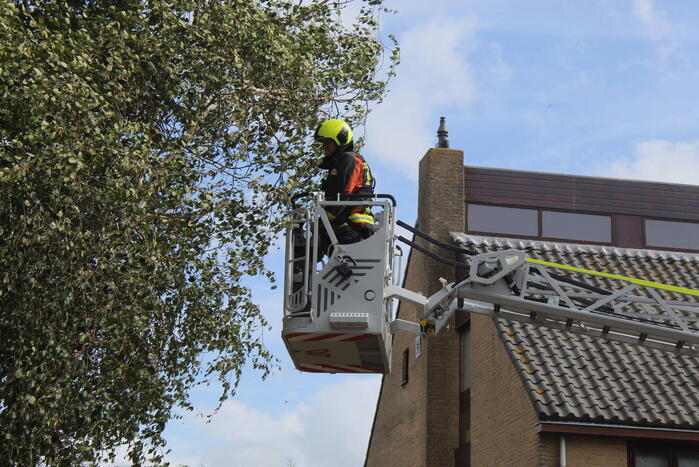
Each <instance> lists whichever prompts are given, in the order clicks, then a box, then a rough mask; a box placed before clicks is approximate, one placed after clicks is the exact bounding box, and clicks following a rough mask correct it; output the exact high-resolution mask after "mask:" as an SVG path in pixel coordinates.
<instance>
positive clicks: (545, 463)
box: [540, 433, 628, 467]
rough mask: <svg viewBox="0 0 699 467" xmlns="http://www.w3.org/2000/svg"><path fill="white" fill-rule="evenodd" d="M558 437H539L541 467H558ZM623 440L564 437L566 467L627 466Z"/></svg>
mask: <svg viewBox="0 0 699 467" xmlns="http://www.w3.org/2000/svg"><path fill="white" fill-rule="evenodd" d="M559 439H560V435H556V434H551V433H546V434H544V435H542V437H541V449H540V453H541V466H542V467H558V466H559V465H560V464H559V454H558V453H559V447H558V446H559ZM627 443H628V442H627V440H626V439H624V438H614V437H602V436H582V435H565V444H566V465H567V467H624V466H626V465H627V460H628V459H627V455H628V454H627Z"/></svg>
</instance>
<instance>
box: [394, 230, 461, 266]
mask: <svg viewBox="0 0 699 467" xmlns="http://www.w3.org/2000/svg"><path fill="white" fill-rule="evenodd" d="M397 238H398V240H400V241H401V242H403V243H405V244H406V245H408V246H409V247H411V248H415V249H416V250H417V251H419V252H420V253H424V254H426V255H427V256H429V257H430V258H432V259H435V260H437V261H439V262H440V263H444V264H449V265H451V266H456V267H462V268H468V267H470V265H469V264H468V263H461V262H459V261H454V260H452V259H447V258H443V257H442V256H439V255H438V254H435V253H432V252H431V251H430V250H428V249H427V248H423V247H421V246H420V245H418V244H417V243H415V242H412V241H410V240H408V239H407V238H405V237H403V236H401V235H399V236H398V237H397Z"/></svg>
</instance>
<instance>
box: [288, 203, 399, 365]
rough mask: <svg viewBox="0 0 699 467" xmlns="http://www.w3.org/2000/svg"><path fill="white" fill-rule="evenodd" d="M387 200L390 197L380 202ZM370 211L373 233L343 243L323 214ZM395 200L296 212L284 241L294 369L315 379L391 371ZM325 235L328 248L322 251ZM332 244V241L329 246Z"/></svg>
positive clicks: (317, 206) (321, 206) (319, 205)
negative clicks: (389, 295) (389, 292)
mask: <svg viewBox="0 0 699 467" xmlns="http://www.w3.org/2000/svg"><path fill="white" fill-rule="evenodd" d="M381 197H383V198H390V199H391V201H389V200H387V199H379V198H381ZM338 206H341V207H343V208H344V209H352V208H354V207H357V206H370V207H371V208H372V211H373V215H374V219H375V231H374V233H373V235H371V236H370V237H369V238H366V239H364V240H362V241H360V242H358V243H353V244H345V245H340V244H339V243H338V241H337V238H336V236H335V234H334V232H333V229H332V228H331V225H330V221H329V219H328V216H327V213H326V208H331V209H332V208H336V207H338ZM394 206H395V201H393V198H392V197H391V196H389V195H376V197H374V199H371V200H359V199H356V200H352V199H350V200H343V201H329V200H325V199H324V197H323V195H322V194H321V193H314V194H313V199H312V202H311V203H310V205H308V206H305V207H300V208H296V209H294V210H293V211H292V222H291V225H290V227H289V228H288V230H287V235H286V262H285V271H284V320H283V330H282V338H283V340H284V343H285V344H286V347H287V350H288V351H289V354H290V355H291V358H292V360H293V362H294V365H295V366H296V368H298V369H299V370H301V371H308V372H318V373H389V372H390V361H391V356H390V352H391V342H390V329H389V326H390V320H391V300H386V299H384V287H385V286H386V285H387V284H391V283H392V281H393V257H394V248H395V246H394V235H393V229H394V223H395V218H394V216H395V211H394ZM321 236H327V238H329V241H330V243H331V245H332V246H331V247H330V248H329V256H324V254H323V253H324V252H320V251H319V243H320V244H321V245H323V242H322V241H321ZM325 243H326V244H327V241H326V242H325Z"/></svg>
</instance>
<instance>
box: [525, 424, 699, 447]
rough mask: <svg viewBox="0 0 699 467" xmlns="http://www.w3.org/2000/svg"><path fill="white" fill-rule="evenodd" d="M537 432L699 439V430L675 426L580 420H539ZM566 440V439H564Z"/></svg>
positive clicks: (679, 439) (684, 439) (683, 439)
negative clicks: (580, 421) (607, 423)
mask: <svg viewBox="0 0 699 467" xmlns="http://www.w3.org/2000/svg"><path fill="white" fill-rule="evenodd" d="M535 431H536V433H557V434H561V435H563V434H576V435H592V436H613V437H619V438H641V439H666V440H676V441H699V431H697V430H682V429H673V428H652V427H636V426H628V425H606V424H598V423H579V422H539V423H538V424H537V425H536V426H535ZM563 442H565V441H563Z"/></svg>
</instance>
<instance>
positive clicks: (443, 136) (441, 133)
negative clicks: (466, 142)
mask: <svg viewBox="0 0 699 467" xmlns="http://www.w3.org/2000/svg"><path fill="white" fill-rule="evenodd" d="M446 120H447V119H446V117H439V128H438V129H437V147H438V148H448V147H449V132H448V131H447V122H446Z"/></svg>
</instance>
